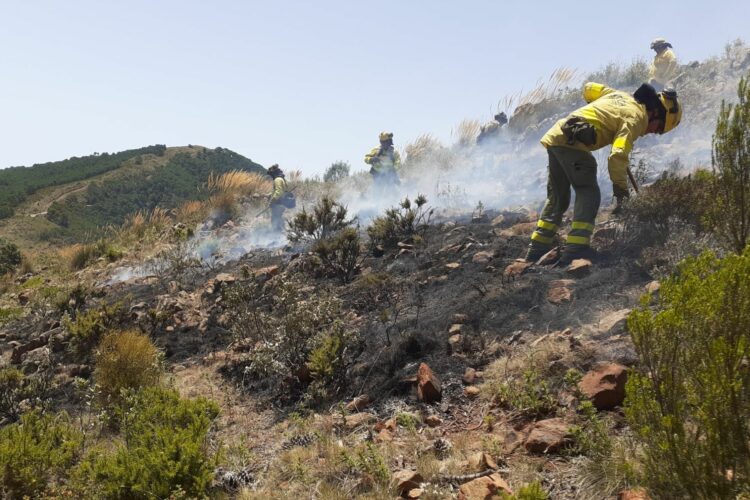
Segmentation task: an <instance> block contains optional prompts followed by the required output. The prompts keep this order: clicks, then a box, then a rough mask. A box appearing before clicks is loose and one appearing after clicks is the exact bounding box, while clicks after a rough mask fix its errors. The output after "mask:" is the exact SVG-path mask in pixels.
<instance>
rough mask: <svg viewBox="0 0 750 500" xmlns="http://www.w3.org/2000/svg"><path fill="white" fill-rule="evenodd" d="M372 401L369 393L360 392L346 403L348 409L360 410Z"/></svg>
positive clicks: (350, 410) (351, 410)
mask: <svg viewBox="0 0 750 500" xmlns="http://www.w3.org/2000/svg"><path fill="white" fill-rule="evenodd" d="M371 402H372V400H371V399H370V396H368V395H367V394H360V395H359V396H357V397H356V398H354V399H353V400H351V401H349V402H348V403H347V404H346V411H349V412H353V411H360V410H362V409H364V408H365V407H366V406H367V405H369V404H370V403H371Z"/></svg>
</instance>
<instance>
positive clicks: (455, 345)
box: [448, 333, 464, 354]
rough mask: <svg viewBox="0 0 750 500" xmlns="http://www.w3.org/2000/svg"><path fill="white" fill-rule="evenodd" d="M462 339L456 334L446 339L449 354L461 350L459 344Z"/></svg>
mask: <svg viewBox="0 0 750 500" xmlns="http://www.w3.org/2000/svg"><path fill="white" fill-rule="evenodd" d="M463 340H464V337H463V335H461V334H460V333H457V334H455V335H451V336H450V337H448V350H449V352H450V353H451V354H454V353H457V352H459V351H460V350H461V343H462V342H463Z"/></svg>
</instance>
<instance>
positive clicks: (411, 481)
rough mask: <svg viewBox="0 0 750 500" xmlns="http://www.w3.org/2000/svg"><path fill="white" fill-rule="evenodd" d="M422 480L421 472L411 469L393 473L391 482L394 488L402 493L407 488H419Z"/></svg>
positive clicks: (407, 489)
mask: <svg viewBox="0 0 750 500" xmlns="http://www.w3.org/2000/svg"><path fill="white" fill-rule="evenodd" d="M422 481H424V478H423V477H422V474H420V473H419V472H416V471H413V470H400V471H398V472H394V473H393V477H392V479H391V484H392V485H393V486H394V487H395V488H396V491H398V494H399V495H403V494H404V493H406V492H407V491H409V490H413V489H415V488H419V485H420V484H421V483H422Z"/></svg>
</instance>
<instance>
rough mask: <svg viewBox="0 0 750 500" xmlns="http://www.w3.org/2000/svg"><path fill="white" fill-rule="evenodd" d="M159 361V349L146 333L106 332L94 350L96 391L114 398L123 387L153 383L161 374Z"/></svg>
mask: <svg viewBox="0 0 750 500" xmlns="http://www.w3.org/2000/svg"><path fill="white" fill-rule="evenodd" d="M159 361H160V356H159V350H158V349H157V348H156V347H155V346H154V344H153V343H151V340H150V339H149V338H148V336H147V335H144V334H142V333H140V332H136V331H132V330H129V331H125V332H113V333H110V334H108V335H106V336H105V337H104V338H103V339H102V341H101V343H100V344H99V348H98V349H97V353H96V369H95V370H94V377H95V378H94V379H95V380H96V386H97V389H98V392H99V394H100V395H101V396H102V398H104V399H105V400H107V401H112V400H115V401H116V400H119V398H120V396H121V394H122V392H123V391H124V390H127V389H140V388H141V387H147V386H152V385H155V384H156V383H157V382H158V381H159V376H160V375H161V366H160V363H159Z"/></svg>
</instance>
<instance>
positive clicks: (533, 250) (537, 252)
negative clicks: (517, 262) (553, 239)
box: [523, 245, 552, 262]
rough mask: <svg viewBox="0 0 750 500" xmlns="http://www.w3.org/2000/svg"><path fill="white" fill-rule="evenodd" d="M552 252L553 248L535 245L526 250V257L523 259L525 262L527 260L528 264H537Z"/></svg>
mask: <svg viewBox="0 0 750 500" xmlns="http://www.w3.org/2000/svg"><path fill="white" fill-rule="evenodd" d="M550 250H552V247H549V248H545V247H539V246H535V245H529V249H528V250H526V256H525V257H524V258H523V260H525V261H526V262H536V261H538V260H539V259H541V258H542V257H543V256H544V254H546V253H547V252H549V251H550Z"/></svg>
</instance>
